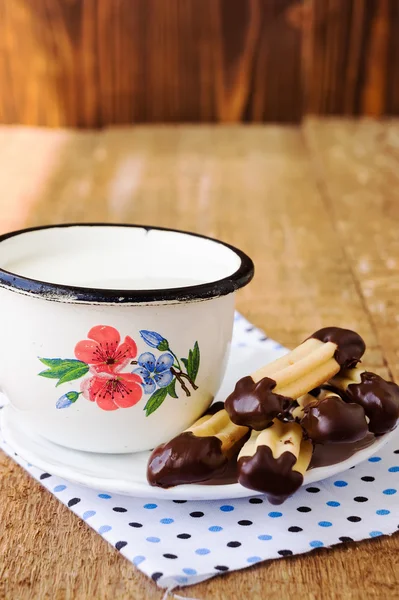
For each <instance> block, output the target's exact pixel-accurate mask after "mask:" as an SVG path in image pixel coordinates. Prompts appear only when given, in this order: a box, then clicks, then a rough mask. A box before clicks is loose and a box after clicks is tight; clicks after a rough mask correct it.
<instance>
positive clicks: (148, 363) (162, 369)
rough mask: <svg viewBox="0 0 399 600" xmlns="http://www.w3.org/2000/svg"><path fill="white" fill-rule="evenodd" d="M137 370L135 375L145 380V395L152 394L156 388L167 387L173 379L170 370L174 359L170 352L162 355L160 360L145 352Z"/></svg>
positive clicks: (139, 359) (140, 358)
mask: <svg viewBox="0 0 399 600" xmlns="http://www.w3.org/2000/svg"><path fill="white" fill-rule="evenodd" d="M137 362H138V364H139V365H140V366H139V367H138V368H137V369H134V371H133V373H137V374H138V375H140V377H141V378H142V379H143V389H144V393H145V394H152V393H153V392H154V391H155V389H156V387H157V386H158V387H160V388H164V387H167V386H168V385H169V384H170V382H171V381H172V379H173V374H172V371H171V370H170V369H171V367H172V365H173V362H174V359H173V356H172V355H171V354H169V352H165V353H164V354H161V356H160V357H159V358H158V360H157V359H156V358H155V356H154V355H153V354H152V352H144V353H143V354H140V356H139V358H138V361H137Z"/></svg>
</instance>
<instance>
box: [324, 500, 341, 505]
mask: <svg viewBox="0 0 399 600" xmlns="http://www.w3.org/2000/svg"><path fill="white" fill-rule="evenodd" d="M327 506H334V507H335V506H341V504H340V503H339V502H335V500H329V502H327Z"/></svg>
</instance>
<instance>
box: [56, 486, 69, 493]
mask: <svg viewBox="0 0 399 600" xmlns="http://www.w3.org/2000/svg"><path fill="white" fill-rule="evenodd" d="M66 487H67V486H66V485H56V486H55V488H54V492H63V491H64V490H66Z"/></svg>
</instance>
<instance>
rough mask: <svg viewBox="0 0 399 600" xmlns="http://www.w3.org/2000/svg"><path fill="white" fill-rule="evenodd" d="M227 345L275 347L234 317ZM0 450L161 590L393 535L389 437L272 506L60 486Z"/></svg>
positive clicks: (398, 452)
mask: <svg viewBox="0 0 399 600" xmlns="http://www.w3.org/2000/svg"><path fill="white" fill-rule="evenodd" d="M233 344H234V345H235V346H236V347H240V348H242V350H243V352H245V351H246V349H250V350H251V351H252V352H253V350H254V349H255V350H256V355H257V356H260V357H261V359H264V358H265V357H266V355H267V356H268V360H271V359H272V358H273V357H274V356H276V355H279V354H280V355H281V353H282V348H281V346H279V345H278V344H276V342H273V341H272V340H269V339H268V338H267V337H266V336H265V335H264V333H263V332H260V331H259V330H258V329H256V328H255V327H253V326H252V325H251V324H250V323H249V322H248V321H246V320H245V319H244V318H243V317H241V316H240V315H237V316H236V321H235V329H234V339H233ZM259 362H260V361H259ZM257 366H258V365H255V368H256V367H257ZM259 366H260V365H259ZM225 392H226V390H225V389H223V388H222V393H225ZM0 439H1V438H0ZM0 446H1V447H2V448H3V450H4V451H5V452H7V453H8V454H9V455H10V456H12V458H13V459H15V460H16V461H17V462H18V463H19V464H20V465H21V466H22V467H23V468H24V469H26V470H27V471H28V472H29V473H30V474H31V475H32V476H33V477H34V478H35V479H37V480H39V481H40V483H42V484H43V485H44V486H45V487H46V488H47V489H48V490H49V491H50V492H51V493H52V494H54V495H55V496H56V497H57V498H58V499H59V500H60V501H61V502H63V503H64V504H66V505H67V506H68V507H69V508H70V509H71V510H72V511H73V512H74V513H76V514H77V515H78V516H79V517H80V518H81V519H83V520H84V521H86V522H87V523H88V524H89V525H90V526H91V527H92V528H93V529H94V530H95V531H97V532H98V533H99V534H100V535H101V536H102V537H103V538H104V539H106V540H107V541H108V542H109V543H111V544H112V545H113V546H114V547H115V548H116V549H117V550H119V551H120V552H121V553H122V554H123V555H124V556H125V557H126V558H127V559H128V560H130V561H131V562H132V563H133V565H135V566H136V567H137V568H139V569H140V570H141V571H143V573H145V574H146V575H148V576H149V577H151V578H152V579H153V580H154V581H155V582H156V583H157V584H158V585H159V586H160V587H164V588H168V589H173V588H174V587H176V586H184V585H189V584H193V583H197V582H200V581H203V580H205V579H208V578H210V577H213V576H215V575H217V574H220V573H224V572H226V571H233V570H235V569H243V568H245V567H247V566H249V565H252V564H254V563H258V562H261V561H264V560H267V559H271V558H279V557H284V556H291V555H293V554H299V553H304V552H308V551H310V550H312V549H313V548H320V547H323V546H324V547H327V546H331V545H333V544H337V543H340V542H349V541H354V540H356V541H358V540H362V539H365V538H370V537H377V536H380V535H384V534H391V533H393V532H394V531H396V530H397V528H398V527H399V503H398V498H399V493H398V490H399V433H398V439H397V440H396V441H395V439H394V441H393V443H390V444H389V445H387V446H385V447H384V448H383V450H381V451H380V452H379V454H378V455H376V456H373V457H371V458H369V460H368V461H366V462H364V463H362V464H360V465H357V466H356V467H353V468H352V469H350V470H349V471H346V472H344V473H341V474H340V475H339V476H337V477H333V478H331V479H327V480H324V481H323V482H320V483H318V484H312V485H311V486H308V487H306V488H302V489H301V490H300V491H299V492H298V493H296V494H295V496H293V497H292V498H290V499H289V500H287V501H286V502H285V503H284V504H283V505H281V506H278V507H275V506H272V505H271V504H269V503H268V501H267V500H266V499H265V498H264V497H252V498H245V499H240V500H229V499H226V500H224V501H202V502H186V501H184V500H180V501H178V500H174V501H170V500H168V501H152V500H151V501H148V502H146V501H143V500H142V499H135V498H130V497H126V496H119V495H115V494H110V493H108V492H107V490H92V489H88V488H85V487H83V486H79V485H75V484H72V483H69V482H68V481H65V480H62V479H60V478H59V477H55V476H53V475H51V473H43V471H40V470H39V469H37V468H36V467H34V466H32V465H30V464H28V463H27V462H26V461H24V460H23V459H21V458H20V457H19V456H16V455H15V454H14V451H13V449H12V448H11V447H10V446H8V445H6V444H5V443H0Z"/></svg>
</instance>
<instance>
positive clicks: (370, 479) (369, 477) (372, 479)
mask: <svg viewBox="0 0 399 600" xmlns="http://www.w3.org/2000/svg"><path fill="white" fill-rule="evenodd" d="M374 480H375V477H371V476H370V475H365V476H364V477H362V481H374Z"/></svg>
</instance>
